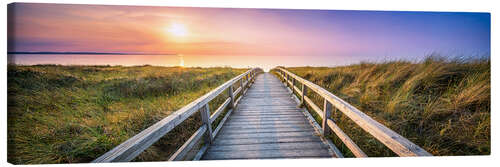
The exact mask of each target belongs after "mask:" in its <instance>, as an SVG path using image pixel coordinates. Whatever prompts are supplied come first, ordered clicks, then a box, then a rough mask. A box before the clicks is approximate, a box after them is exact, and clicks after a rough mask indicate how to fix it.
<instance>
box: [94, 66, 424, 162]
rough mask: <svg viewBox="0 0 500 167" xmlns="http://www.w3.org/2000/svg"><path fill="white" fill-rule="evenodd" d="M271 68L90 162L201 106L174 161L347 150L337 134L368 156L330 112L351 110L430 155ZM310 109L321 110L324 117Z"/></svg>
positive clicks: (372, 128) (382, 137)
mask: <svg viewBox="0 0 500 167" xmlns="http://www.w3.org/2000/svg"><path fill="white" fill-rule="evenodd" d="M273 71H274V73H275V74H276V75H273V74H270V73H263V71H262V69H260V68H253V69H250V70H248V71H247V72H245V73H243V74H240V75H238V76H236V77H234V78H233V79H230V80H229V81H227V82H225V83H224V84H222V85H220V86H219V87H217V88H215V89H214V90H212V91H210V92H208V93H207V94H205V95H203V96H201V97H199V98H198V99H196V100H194V101H193V102H191V103H189V104H188V105H186V106H184V107H182V108H180V109H179V110H177V111H175V112H174V113H172V114H170V115H169V116H168V117H165V118H163V119H162V120H160V121H158V122H156V123H155V124H153V125H151V126H150V127H148V128H146V129H145V130H143V131H142V132H140V133H138V134H136V135H135V136H133V137H131V138H129V139H128V140H127V141H125V142H123V143H121V144H120V145H118V146H116V147H115V148H113V149H111V150H109V151H108V152H106V153H105V154H103V155H101V156H100V157H98V158H97V159H95V160H94V161H92V162H96V163H97V162H127V161H132V160H133V159H134V158H136V157H137V156H138V155H139V154H141V153H142V152H143V151H144V150H146V149H147V148H148V147H150V146H151V145H152V144H153V143H155V142H156V141H158V140H159V139H160V138H161V137H163V136H164V135H165V134H167V133H169V132H170V131H171V130H172V129H174V128H175V127H176V126H178V125H180V124H181V123H182V122H183V121H185V120H187V119H188V118H189V117H192V116H193V115H194V114H200V116H201V121H202V125H201V126H200V127H199V128H198V130H197V131H196V132H194V134H193V135H191V137H190V138H189V139H188V140H187V141H186V142H185V143H184V144H183V145H182V146H181V147H180V148H179V149H178V150H177V151H176V152H175V153H174V154H173V155H171V156H170V158H169V161H182V160H200V159H201V160H221V159H268V158H331V157H337V158H343V153H342V152H341V151H340V150H339V149H338V148H337V147H336V146H335V145H334V144H333V143H332V142H331V141H330V140H329V139H326V138H325V136H326V135H336V136H337V137H338V138H339V139H340V140H341V141H342V143H343V144H344V145H345V146H346V147H347V148H348V149H349V150H350V152H351V153H352V154H353V155H354V156H355V157H360V158H362V157H367V155H366V154H365V153H364V151H363V150H361V148H360V147H358V145H357V144H356V143H355V142H354V141H353V140H352V139H351V138H350V137H349V134H346V133H345V132H344V131H343V130H342V129H341V128H340V127H339V126H338V125H337V124H336V122H335V121H336V120H335V118H334V117H332V113H336V114H343V115H345V116H346V117H348V118H349V119H350V120H352V121H353V122H354V123H355V124H356V125H358V126H359V127H360V128H361V129H363V130H364V131H365V132H367V133H368V134H370V135H372V136H373V137H374V138H375V139H377V140H378V141H379V142H381V143H382V144H384V145H385V146H387V148H389V149H390V150H392V151H393V152H394V153H396V154H397V155H399V156H432V154H429V153H428V152H427V151H425V150H424V149H422V148H420V147H419V146H418V145H416V144H414V143H412V142H411V141H410V140H408V139H406V138H405V137H403V136H401V135H399V134H398V133H396V132H394V131H392V130H391V129H389V128H387V127H385V126H384V125H383V124H381V123H379V122H377V121H375V120H374V119H372V118H371V117H370V116H368V115H366V114H365V113H363V112H362V111H360V110H359V109H357V108H356V107H354V106H352V105H350V104H349V103H347V102H346V101H344V100H342V99H341V98H339V97H337V96H335V95H334V94H332V93H331V92H329V91H328V90H325V89H324V88H322V87H320V86H318V85H316V84H314V83H312V82H310V81H308V80H306V79H304V78H301V77H299V76H297V75H295V74H293V73H291V72H290V71H288V70H286V69H284V68H281V67H277V68H275V69H273ZM276 76H278V77H279V79H278V78H277V77H276ZM282 81H283V82H284V84H283V83H282ZM292 92H293V93H292ZM222 93H227V96H228V97H227V98H226V100H225V101H224V102H223V103H222V104H220V105H219V106H218V107H217V108H213V109H211V108H210V105H209V102H211V101H212V100H213V99H215V98H216V97H220V95H221V94H222ZM311 93H314V94H316V95H319V96H320V98H321V99H322V100H323V103H322V106H323V107H322V108H320V107H319V106H318V104H316V103H318V102H314V101H313V100H311V99H310V98H309V97H308V96H310V95H311ZM299 103H300V106H301V107H302V108H299V107H297V106H298V104H299ZM225 111H227V112H225ZM310 112H311V113H315V114H316V115H317V116H319V117H320V120H321V123H320V125H319V124H318V123H317V122H316V120H315V119H314V118H312V116H311V114H310ZM218 118H222V119H220V122H219V123H218V124H217V127H212V125H213V124H214V122H215V120H216V119H218ZM214 126H215V125H214ZM193 153H194V154H193Z"/></svg>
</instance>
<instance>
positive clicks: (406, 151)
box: [275, 67, 432, 157]
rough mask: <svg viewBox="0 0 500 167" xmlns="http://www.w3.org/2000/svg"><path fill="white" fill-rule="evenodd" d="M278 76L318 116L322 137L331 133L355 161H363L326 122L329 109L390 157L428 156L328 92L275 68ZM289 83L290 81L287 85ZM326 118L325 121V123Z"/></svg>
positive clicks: (351, 144)
mask: <svg viewBox="0 0 500 167" xmlns="http://www.w3.org/2000/svg"><path fill="white" fill-rule="evenodd" d="M275 69H276V70H277V71H278V73H279V74H280V75H281V76H282V77H283V80H284V81H285V83H286V85H287V86H290V87H291V90H292V91H294V90H295V91H297V92H298V93H299V94H301V96H302V97H301V98H299V99H301V100H302V105H305V104H308V105H310V106H311V108H313V110H314V111H316V112H317V113H318V115H320V116H321V117H322V119H323V124H322V127H323V131H324V133H325V134H328V133H329V130H332V131H334V132H335V133H336V134H337V136H339V138H340V139H341V140H342V141H343V142H344V144H346V146H347V147H348V148H349V149H350V150H351V151H352V152H353V154H355V156H356V157H366V154H364V153H363V152H362V151H361V149H359V147H358V146H357V145H356V144H355V143H354V142H353V141H352V140H351V139H350V138H349V137H348V136H347V135H346V134H345V133H344V132H343V131H342V130H341V129H340V128H339V127H338V126H337V125H336V124H335V120H332V119H331V118H330V114H331V110H332V107H331V106H333V107H335V108H336V109H338V110H340V111H341V112H342V113H343V114H345V115H346V116H347V117H349V118H350V119H351V120H352V121H354V122H355V123H356V124H357V125H358V126H360V127H361V128H362V129H363V130H364V131H366V132H368V133H369V134H371V135H372V136H373V137H375V138H376V139H377V140H379V141H380V142H382V143H383V144H384V145H385V146H387V147H388V148H389V149H391V150H392V151H393V152H394V153H396V154H397V155H399V156H432V154H430V153H428V152H427V151H425V150H424V149H422V148H420V147H419V146H418V145H416V144H414V143H412V142H411V141H409V140H408V139H406V138H405V137H403V136H401V135H399V134H397V133H396V132H394V131H392V130H391V129H389V128H387V127H385V126H384V125H382V124H381V123H379V122H377V121H375V120H374V119H372V118H371V117H370V116H368V115H366V114H365V113H363V112H362V111H360V110H358V109H357V108H355V107H354V106H352V105H350V104H349V103H347V102H345V101H344V100H342V99H341V98H339V97H337V96H335V95H333V94H332V93H330V92H329V91H327V90H325V89H323V88H322V87H320V86H318V85H316V84H314V83H312V82H310V81H308V80H306V79H303V78H301V77H299V76H297V75H295V74H293V73H291V72H289V71H287V70H286V69H283V68H281V67H277V68H275ZM290 80H291V81H290ZM296 81H298V82H300V83H301V84H302V90H299V88H297V87H296V86H295V82H296ZM308 89H310V90H312V91H314V92H315V93H317V94H318V95H320V96H321V97H322V98H323V99H324V106H325V107H324V111H323V112H322V111H320V110H319V107H318V106H316V105H315V104H314V103H313V102H312V101H311V100H310V99H309V98H308V97H307V96H306V92H307V90H308ZM325 118H327V119H325Z"/></svg>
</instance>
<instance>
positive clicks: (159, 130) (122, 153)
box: [92, 68, 262, 163]
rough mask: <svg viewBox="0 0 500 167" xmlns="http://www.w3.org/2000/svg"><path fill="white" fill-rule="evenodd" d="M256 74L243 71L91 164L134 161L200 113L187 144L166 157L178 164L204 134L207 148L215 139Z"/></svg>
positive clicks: (254, 70) (257, 69)
mask: <svg viewBox="0 0 500 167" xmlns="http://www.w3.org/2000/svg"><path fill="white" fill-rule="evenodd" d="M260 72H262V69H260V68H253V69H250V70H248V71H246V72H245V73H243V74H240V75H238V76H237V77H234V78H232V79H231V80H229V81H227V82H225V83H224V84H222V85H220V86H219V87H217V88H215V89H214V90H212V91H210V92H209V93H207V94H205V95H203V96H202V97H200V98H198V99H196V100H195V101H193V102H191V103H189V104H188V105H186V106H184V107H182V108H181V109H179V110H177V111H175V112H174V113H172V114H170V115H169V116H168V117H166V118H163V119H162V120H160V121H158V122H156V123H155V124H153V125H152V126H150V127H148V128H147V129H145V130H143V131H141V132H140V133H138V134H137V135H135V136H133V137H131V138H129V139H128V140H126V141H125V142H123V143H121V144H120V145H118V146H116V147H115V148H113V149H111V150H110V151H108V152H107V153H105V154H103V155H101V156H100V157H98V158H97V159H95V160H93V161H92V162H93V163H99V162H127V161H131V160H133V159H134V158H135V157H137V156H138V155H139V154H140V153H142V152H143V151H144V150H145V149H147V148H148V147H150V146H151V145H152V144H153V143H155V142H156V141H158V140H159V139H160V138H161V137H163V136H164V135H165V134H167V133H168V132H170V131H171V130H172V129H174V128H175V127H176V126H177V125H179V124H181V123H182V122H183V121H184V120H186V119H187V118H189V117H190V116H192V115H193V114H194V113H195V112H197V111H198V110H200V114H201V116H202V121H203V124H202V126H201V127H200V128H199V129H198V130H197V131H196V132H195V133H194V134H193V135H192V136H191V138H189V139H188V141H186V142H185V143H184V145H182V146H181V148H180V149H179V150H177V152H175V153H174V155H173V156H172V157H170V160H182V159H183V158H184V156H185V155H186V153H187V152H188V151H189V150H191V149H192V148H193V147H194V145H195V143H197V142H198V141H199V140H200V139H201V138H202V136H203V135H204V134H206V135H205V136H207V137H206V138H205V143H208V144H209V143H211V142H212V140H213V138H214V137H215V135H217V132H218V129H220V127H222V124H224V121H225V120H226V119H227V117H228V116H229V114H231V111H232V108H234V106H236V104H237V103H238V101H239V99H241V96H240V98H239V99H238V100H236V99H234V98H235V97H237V94H238V93H240V92H241V94H242V95H243V94H244V93H245V92H246V91H245V87H248V86H249V84H251V83H252V82H253V81H254V79H255V76H256V74H257V73H260ZM244 80H246V81H244ZM238 81H240V88H238V90H239V91H238V92H233V87H234V84H235V83H237V82H238ZM226 89H228V90H229V91H228V94H229V98H227V99H226V101H225V102H224V103H223V104H221V106H220V107H219V108H218V109H217V111H216V112H214V114H213V115H212V117H211V116H210V108H209V107H208V103H209V102H210V101H211V100H213V99H214V98H215V97H217V96H218V95H220V94H221V93H222V92H224V90H226ZM226 107H229V108H230V110H229V111H228V112H227V113H226V116H225V118H226V119H223V120H222V121H221V122H220V123H219V125H218V127H217V130H216V131H215V132H212V127H211V123H212V122H213V121H214V120H215V119H216V118H217V117H218V116H219V115H220V113H222V110H224V109H226ZM204 147H205V149H201V150H202V151H203V150H205V151H206V146H204ZM203 153H204V152H199V155H202V154H203Z"/></svg>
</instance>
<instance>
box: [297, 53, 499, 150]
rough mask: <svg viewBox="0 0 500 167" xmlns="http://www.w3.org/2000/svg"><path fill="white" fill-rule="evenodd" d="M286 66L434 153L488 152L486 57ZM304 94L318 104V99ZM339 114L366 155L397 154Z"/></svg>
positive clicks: (340, 120)
mask: <svg viewBox="0 0 500 167" xmlns="http://www.w3.org/2000/svg"><path fill="white" fill-rule="evenodd" d="M287 69H288V70H289V71H291V72H293V73H295V74H297V75H299V76H301V77H303V78H305V79H307V80H309V81H311V82H313V83H315V84H317V85H320V86H321V87H323V88H325V89H327V90H328V91H330V92H332V93H333V94H335V95H337V96H338V97H340V98H342V99H344V100H346V101H347V102H349V103H350V104H352V105H353V106H355V107H356V108H358V109H360V110H361V111H363V112H365V113H366V114H368V115H369V116H371V117H372V118H374V119H375V120H377V121H378V122H380V123H382V124H384V125H385V126H387V127H389V128H390V129H392V130H394V131H396V132H397V133H399V134H401V135H402V136H404V137H406V138H408V139H409V140H410V141H412V142H414V143H415V144H417V145H419V146H421V147H422V148H424V149H425V150H427V151H428V152H429V153H431V154H433V155H436V156H439V155H488V154H490V121H491V120H490V110H491V108H490V107H491V99H490V87H491V85H490V73H491V71H490V60H489V59H480V60H459V59H454V60H449V59H444V58H439V57H433V56H431V57H428V58H427V59H425V60H423V61H421V62H419V63H411V62H406V61H392V62H385V63H366V62H365V63H361V64H357V65H350V66H343V67H334V68H326V67H294V68H287ZM308 93H309V94H308V96H309V97H312V99H313V101H315V104H316V105H318V106H320V107H321V108H322V107H323V105H322V104H323V101H322V98H320V97H319V96H318V95H317V94H315V93H311V91H309V92H308ZM340 113H341V112H339V113H338V114H337V116H335V117H334V118H333V119H334V120H336V121H337V123H338V125H339V127H341V128H342V129H343V130H344V131H345V132H346V134H348V135H349V136H350V137H351V138H352V139H353V140H354V141H355V142H356V143H357V144H358V145H359V146H360V148H361V149H362V150H363V151H365V152H366V153H367V154H368V156H395V154H394V153H393V152H392V151H391V150H389V149H388V148H387V147H385V146H384V145H383V144H381V143H380V142H378V141H377V140H376V139H375V138H373V137H372V136H371V135H370V134H368V133H366V132H364V131H363V130H362V129H361V128H359V126H357V125H356V124H355V123H354V122H353V121H351V120H350V119H349V118H347V117H346V116H344V115H343V114H340ZM316 119H318V120H320V119H321V118H320V117H318V116H316ZM330 137H331V138H332V140H333V141H334V143H335V144H336V145H337V146H338V147H339V149H341V151H342V152H344V153H345V154H346V155H347V156H352V153H350V152H349V151H348V148H347V147H345V145H343V144H342V142H341V141H340V139H338V138H337V137H336V136H334V135H332V136H330Z"/></svg>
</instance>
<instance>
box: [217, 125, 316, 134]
mask: <svg viewBox="0 0 500 167" xmlns="http://www.w3.org/2000/svg"><path fill="white" fill-rule="evenodd" d="M309 131H314V129H313V128H312V127H308V128H273V129H242V130H235V131H224V132H222V133H224V134H230V133H239V134H241V133H276V132H309Z"/></svg>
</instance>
